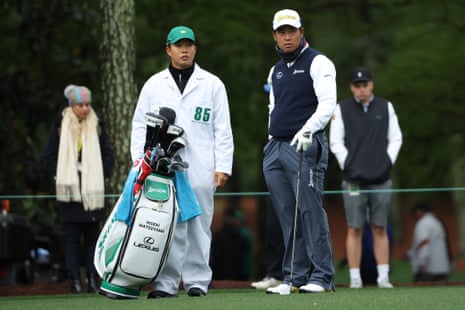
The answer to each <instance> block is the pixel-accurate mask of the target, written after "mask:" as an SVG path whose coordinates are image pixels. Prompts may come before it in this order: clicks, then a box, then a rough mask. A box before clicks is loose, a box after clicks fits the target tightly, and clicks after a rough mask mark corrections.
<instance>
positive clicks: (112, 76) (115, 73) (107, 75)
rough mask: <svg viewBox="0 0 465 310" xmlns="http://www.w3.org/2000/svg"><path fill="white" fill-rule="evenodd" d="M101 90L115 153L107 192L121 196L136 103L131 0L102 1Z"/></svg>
mask: <svg viewBox="0 0 465 310" xmlns="http://www.w3.org/2000/svg"><path fill="white" fill-rule="evenodd" d="M100 9H101V13H102V41H101V43H100V52H101V53H100V55H101V61H102V88H103V102H104V108H103V111H104V114H105V116H106V120H107V127H108V132H109V135H110V137H111V138H112V143H113V148H114V151H115V168H114V169H113V175H112V177H111V178H110V180H109V181H108V186H107V190H106V192H107V193H120V192H121V189H122V185H123V182H124V179H125V177H126V176H127V174H128V171H129V169H130V167H131V158H130V154H129V144H130V142H129V141H130V139H129V133H130V132H131V120H132V113H133V111H134V108H135V103H136V96H137V94H136V86H135V82H134V70H135V45H134V38H135V34H134V32H135V26H134V25H135V22H134V18H135V16H134V14H135V12H134V1H133V0H124V1H112V0H101V1H100Z"/></svg>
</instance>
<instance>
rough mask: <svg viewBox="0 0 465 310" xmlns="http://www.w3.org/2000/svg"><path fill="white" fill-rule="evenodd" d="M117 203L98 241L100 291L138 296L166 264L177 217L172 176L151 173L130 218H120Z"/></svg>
mask: <svg viewBox="0 0 465 310" xmlns="http://www.w3.org/2000/svg"><path fill="white" fill-rule="evenodd" d="M121 201H122V198H121V197H120V199H119V200H118V202H117V203H116V205H115V207H114V209H113V211H112V213H111V215H110V216H109V217H108V219H107V221H106V223H105V225H104V227H103V229H102V231H101V233H100V236H99V238H98V241H97V247H96V250H95V258H94V264H95V267H96V269H97V272H98V274H99V275H100V277H101V278H102V282H101V286H100V293H101V294H103V295H106V296H107V297H110V298H138V297H139V295H140V289H141V288H142V287H143V286H145V285H147V284H149V283H151V282H152V281H153V280H154V279H155V278H156V277H157V275H158V274H159V272H160V271H161V269H162V268H163V264H164V262H165V260H166V257H167V256H168V251H169V248H170V244H171V239H172V236H173V234H174V229H175V225H176V223H177V218H178V205H177V201H176V196H175V188H174V184H173V181H172V179H171V178H169V177H165V176H160V175H157V174H155V173H152V174H150V175H149V176H147V178H146V179H145V184H144V186H142V188H141V190H140V192H139V195H138V197H137V198H136V200H135V202H134V207H133V210H132V211H131V215H130V222H129V223H126V222H124V221H121V220H118V219H117V213H118V208H119V206H120V204H121Z"/></svg>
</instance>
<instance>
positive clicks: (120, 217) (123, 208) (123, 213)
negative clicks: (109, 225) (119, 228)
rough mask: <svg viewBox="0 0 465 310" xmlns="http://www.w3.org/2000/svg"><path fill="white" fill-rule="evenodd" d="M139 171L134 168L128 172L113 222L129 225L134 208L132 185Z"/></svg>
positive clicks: (137, 167) (137, 168)
mask: <svg viewBox="0 0 465 310" xmlns="http://www.w3.org/2000/svg"><path fill="white" fill-rule="evenodd" d="M139 169H140V167H139V166H136V167H133V168H132V169H131V171H129V174H128V176H127V178H126V182H124V187H123V193H122V194H121V197H120V200H119V204H118V206H117V208H118V209H117V210H116V214H115V220H117V221H122V222H125V223H126V224H127V225H130V224H131V212H132V208H133V206H134V193H133V192H134V184H135V182H136V178H137V176H138V175H139Z"/></svg>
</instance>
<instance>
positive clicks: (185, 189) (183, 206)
mask: <svg viewBox="0 0 465 310" xmlns="http://www.w3.org/2000/svg"><path fill="white" fill-rule="evenodd" d="M174 186H175V187H176V199H177V201H178V206H179V217H178V223H182V222H185V221H188V220H190V219H193V218H194V217H196V216H198V215H200V214H202V210H201V209H200V204H199V201H198V200H197V197H196V196H195V193H194V190H193V189H192V187H191V185H190V184H189V181H188V180H187V177H186V173H185V172H184V171H177V170H176V171H174Z"/></svg>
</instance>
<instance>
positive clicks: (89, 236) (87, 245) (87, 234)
mask: <svg viewBox="0 0 465 310" xmlns="http://www.w3.org/2000/svg"><path fill="white" fill-rule="evenodd" d="M82 225H83V227H84V228H83V233H84V234H83V235H84V251H85V264H86V273H87V274H86V275H87V292H88V293H96V292H97V271H96V270H95V266H94V251H95V245H96V243H97V238H98V233H99V227H100V226H99V223H98V222H92V223H85V224H82Z"/></svg>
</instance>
